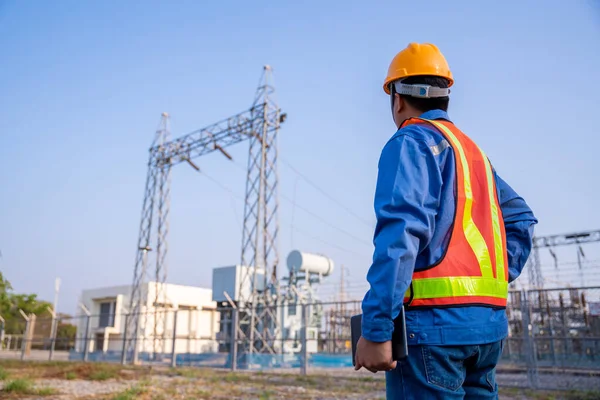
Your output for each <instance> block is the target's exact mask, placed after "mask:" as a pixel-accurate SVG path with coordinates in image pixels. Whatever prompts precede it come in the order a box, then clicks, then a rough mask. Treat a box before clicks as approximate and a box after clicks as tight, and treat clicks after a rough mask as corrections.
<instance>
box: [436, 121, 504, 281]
mask: <svg viewBox="0 0 600 400" xmlns="http://www.w3.org/2000/svg"><path fill="white" fill-rule="evenodd" d="M427 121H428V122H430V123H432V124H433V125H435V126H436V127H437V128H438V129H440V130H441V131H442V132H444V133H445V134H446V135H447V136H448V138H449V139H450V141H451V142H452V144H453V145H454V148H455V149H456V150H457V151H458V154H459V156H460V161H461V163H462V166H463V173H464V178H465V179H464V180H465V182H464V186H465V211H464V215H463V231H464V232H465V237H466V238H467V242H469V246H471V249H472V250H473V253H475V256H476V257H477V260H478V261H479V268H480V269H481V276H482V277H484V278H493V277H494V272H493V270H492V260H491V257H490V251H489V250H488V247H487V243H486V242H485V239H484V238H483V235H482V234H481V232H480V231H479V229H478V228H477V225H475V222H474V221H473V215H472V213H471V211H472V209H473V190H472V188H471V173H470V171H469V164H468V162H467V157H466V155H465V151H464V149H463V148H462V146H461V144H460V142H459V141H458V139H457V138H456V136H454V133H452V131H451V130H450V129H448V128H446V127H445V126H444V125H443V124H441V123H439V122H437V121H432V120H427Z"/></svg>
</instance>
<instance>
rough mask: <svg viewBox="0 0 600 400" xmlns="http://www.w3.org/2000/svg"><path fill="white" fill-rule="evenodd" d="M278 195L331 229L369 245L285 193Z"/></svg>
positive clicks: (369, 244) (368, 244)
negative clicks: (297, 202)
mask: <svg viewBox="0 0 600 400" xmlns="http://www.w3.org/2000/svg"><path fill="white" fill-rule="evenodd" d="M279 196H280V197H281V198H282V199H284V200H286V201H289V202H290V203H292V204H295V206H296V207H298V208H299V209H300V210H302V211H304V212H305V213H307V214H309V215H311V216H312V217H313V218H316V219H318V220H319V221H321V222H322V223H324V224H325V225H328V226H330V227H331V228H333V229H335V230H337V231H338V232H341V233H343V234H345V235H346V236H348V237H351V238H352V239H354V240H356V241H359V242H361V243H362V244H365V245H367V246H371V243H369V242H367V241H365V240H363V239H361V238H359V237H358V236H356V235H354V234H352V233H350V232H348V231H347V230H345V229H342V228H340V227H338V226H336V225H333V224H332V223H330V222H328V221H326V220H325V219H323V218H321V217H320V216H318V215H317V214H315V213H313V212H312V211H310V210H307V209H306V208H304V207H302V206H300V205H299V204H296V203H295V202H294V200H292V199H290V198H289V197H287V196H285V195H283V194H280V195H279Z"/></svg>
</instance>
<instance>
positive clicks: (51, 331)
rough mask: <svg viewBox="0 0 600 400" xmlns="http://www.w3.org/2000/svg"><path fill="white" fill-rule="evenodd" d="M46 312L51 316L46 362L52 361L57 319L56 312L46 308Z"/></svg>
mask: <svg viewBox="0 0 600 400" xmlns="http://www.w3.org/2000/svg"><path fill="white" fill-rule="evenodd" d="M48 311H50V312H51V314H52V325H51V328H50V355H49V356H48V360H50V361H52V358H54V348H55V347H56V334H57V333H58V332H57V331H58V319H57V318H56V311H54V310H53V309H51V308H48Z"/></svg>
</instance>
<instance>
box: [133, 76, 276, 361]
mask: <svg viewBox="0 0 600 400" xmlns="http://www.w3.org/2000/svg"><path fill="white" fill-rule="evenodd" d="M284 120H285V114H281V110H280V109H279V108H278V106H277V104H276V102H275V99H274V87H273V77H272V70H271V68H270V67H269V66H265V67H264V69H263V74H262V77H261V80H260V82H259V86H258V89H257V92H256V96H255V99H254V103H253V104H252V107H251V108H250V109H249V110H246V111H244V112H241V113H239V114H236V115H234V116H232V117H230V118H227V119H225V120H222V121H219V122H217V123H215V124H213V125H210V126H208V127H206V128H203V129H199V130H197V131H194V132H191V133H189V134H187V135H184V136H182V137H179V138H177V139H174V140H170V138H169V136H170V133H169V116H168V114H166V113H164V114H163V115H162V119H161V124H160V128H159V130H158V131H157V134H156V137H155V139H154V141H153V143H152V146H151V147H150V150H149V153H150V154H149V161H148V173H147V176H146V187H145V190H144V200H143V205H142V216H141V223H140V230H139V236H138V246H137V252H136V258H135V266H134V271H133V283H132V287H131V299H130V304H129V313H130V317H129V318H128V320H127V327H126V332H125V342H126V348H127V349H128V352H127V353H128V354H130V353H131V352H133V362H134V363H137V361H138V351H139V345H138V341H139V340H142V341H145V340H146V339H147V338H146V337H144V335H145V334H146V332H147V324H148V318H147V316H146V314H147V312H146V310H147V309H148V308H149V306H150V304H147V303H146V302H147V300H148V293H145V292H144V290H146V288H147V287H148V286H147V284H148V283H150V282H155V285H156V292H155V294H154V298H153V299H152V300H153V301H154V304H153V305H152V307H153V308H154V326H153V339H154V346H153V350H154V353H161V350H160V348H161V346H163V345H164V340H163V339H164V336H163V335H164V332H165V326H164V322H165V321H164V314H165V312H166V311H167V307H168V299H167V297H166V296H167V294H166V293H165V290H164V284H165V282H166V280H167V272H168V271H167V249H168V245H167V243H168V242H167V234H168V231H169V229H168V227H169V222H168V217H169V207H170V205H169V197H170V186H171V181H170V176H171V168H172V167H173V166H174V165H177V164H180V163H182V162H187V163H188V164H190V165H191V166H192V167H193V168H194V169H196V170H198V171H199V170H200V169H199V168H198V167H197V166H196V165H195V164H194V163H193V162H192V160H193V159H194V158H197V157H200V156H203V155H205V154H208V153H212V152H214V151H219V152H221V153H222V154H223V155H225V156H226V157H227V158H229V159H231V156H230V155H229V154H228V153H227V152H226V151H225V148H226V147H228V146H231V145H234V144H237V143H239V142H242V141H244V140H248V141H249V152H248V170H247V182H246V198H245V208H244V227H243V233H242V251H241V260H242V265H243V266H247V267H249V268H247V269H245V272H244V274H243V276H242V279H241V283H240V285H244V284H249V283H250V282H251V283H253V284H252V290H251V291H250V292H249V293H250V295H249V296H248V297H247V298H241V299H239V303H240V305H243V307H247V310H248V311H247V312H245V313H244V314H243V318H241V319H240V325H241V324H243V323H244V321H245V320H249V322H250V325H249V326H251V327H253V328H252V329H249V330H247V331H244V330H240V333H241V334H242V335H244V336H245V337H246V338H247V339H248V340H249V343H250V344H249V346H248V349H249V351H250V352H252V351H273V347H272V343H273V340H274V338H275V336H276V334H277V332H278V331H279V329H278V322H277V319H276V318H275V316H276V312H275V310H274V307H275V306H276V304H277V303H278V295H279V284H278V279H277V265H278V263H279V257H278V251H277V236H278V231H279V222H278V217H277V212H278V198H277V188H278V174H277V133H278V132H279V127H280V124H281V123H282V122H283V121H284ZM157 189H158V190H157ZM157 191H158V193H157ZM155 208H156V209H157V210H155ZM155 211H157V214H158V215H157V216H155ZM155 218H156V219H157V221H156V224H157V226H158V229H157V232H156V268H155V273H154V277H153V279H152V280H149V277H148V271H147V268H148V263H149V255H150V252H151V251H152V248H151V246H150V244H151V242H152V241H153V240H152V226H153V224H154V219H155ZM259 280H263V282H261V284H260V285H259ZM259 288H266V290H258V289H259ZM240 293H244V291H240ZM161 308H162V310H161ZM140 333H141V334H142V336H141V337H140ZM257 341H258V342H257ZM161 342H162V343H161ZM123 361H124V362H126V361H127V359H126V358H124V360H123Z"/></svg>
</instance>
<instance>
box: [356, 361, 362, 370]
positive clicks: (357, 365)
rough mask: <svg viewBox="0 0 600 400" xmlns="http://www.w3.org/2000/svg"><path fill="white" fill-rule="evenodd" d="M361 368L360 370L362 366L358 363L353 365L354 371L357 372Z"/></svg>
mask: <svg viewBox="0 0 600 400" xmlns="http://www.w3.org/2000/svg"><path fill="white" fill-rule="evenodd" d="M361 368H362V365H361V364H360V363H359V362H358V361H356V365H354V370H355V371H358V370H359V369H361Z"/></svg>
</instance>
